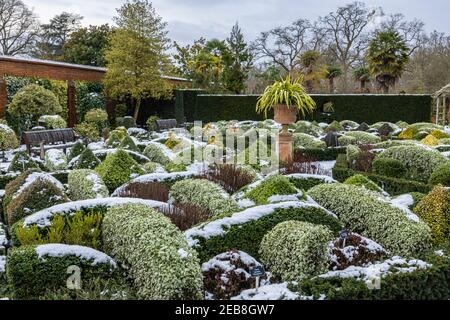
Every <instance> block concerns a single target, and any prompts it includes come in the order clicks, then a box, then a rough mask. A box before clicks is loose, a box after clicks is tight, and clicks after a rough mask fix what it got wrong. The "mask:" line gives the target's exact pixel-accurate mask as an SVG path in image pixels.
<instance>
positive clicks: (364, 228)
mask: <svg viewBox="0 0 450 320" xmlns="http://www.w3.org/2000/svg"><path fill="white" fill-rule="evenodd" d="M309 195H310V196H311V197H312V198H313V199H314V200H315V201H317V202H318V203H319V204H320V205H322V206H324V207H325V208H326V209H328V210H331V211H333V212H334V213H336V214H337V215H338V217H339V219H340V221H342V223H343V224H344V225H345V226H346V228H348V229H349V230H350V231H353V232H356V233H359V234H361V235H363V236H365V237H368V238H370V239H373V240H374V241H376V242H378V243H380V244H381V245H382V246H384V247H385V248H386V249H387V250H388V251H390V252H392V253H393V254H399V255H404V256H412V255H416V254H420V253H424V252H425V251H427V250H428V249H429V248H430V245H431V232H430V228H429V227H428V226H427V225H426V223H424V222H422V221H419V222H415V221H413V220H411V219H409V218H408V217H407V215H406V214H405V213H404V212H403V211H402V210H401V209H398V208H396V207H394V206H392V205H391V204H390V203H389V201H387V200H386V199H384V198H383V197H382V196H381V195H380V194H378V193H376V192H373V191H369V190H366V189H364V188H360V187H356V186H351V185H345V184H327V185H325V184H324V185H319V186H316V187H314V188H312V189H311V190H309Z"/></svg>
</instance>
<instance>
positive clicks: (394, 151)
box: [376, 146, 448, 182]
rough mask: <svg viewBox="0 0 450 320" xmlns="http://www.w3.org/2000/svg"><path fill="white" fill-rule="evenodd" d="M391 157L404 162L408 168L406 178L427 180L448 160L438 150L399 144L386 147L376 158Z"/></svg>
mask: <svg viewBox="0 0 450 320" xmlns="http://www.w3.org/2000/svg"><path fill="white" fill-rule="evenodd" d="M380 158H389V159H395V160H399V161H400V162H402V163H403V164H404V165H405V167H406V170H407V173H406V178H407V179H411V180H418V181H423V182H427V181H428V179H429V178H430V176H431V174H432V173H433V171H434V169H436V168H437V167H438V166H440V165H442V164H444V163H445V162H447V161H448V160H447V159H446V158H445V157H444V156H443V155H442V154H440V153H439V152H438V151H435V150H432V149H426V148H423V147H419V146H398V147H392V148H389V149H386V150H385V151H383V152H382V153H380V154H378V155H377V156H376V159H380Z"/></svg>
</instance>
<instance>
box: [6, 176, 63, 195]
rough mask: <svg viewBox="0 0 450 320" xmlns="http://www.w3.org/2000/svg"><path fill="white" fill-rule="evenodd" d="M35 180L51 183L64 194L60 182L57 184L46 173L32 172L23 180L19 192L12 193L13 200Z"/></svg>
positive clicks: (55, 180)
mask: <svg viewBox="0 0 450 320" xmlns="http://www.w3.org/2000/svg"><path fill="white" fill-rule="evenodd" d="M37 180H41V181H47V182H50V183H52V184H53V185H54V186H55V187H56V188H58V189H59V190H61V191H62V192H64V186H63V185H62V183H61V182H59V181H58V180H57V179H56V178H54V177H53V176H51V175H50V174H48V173H43V172H33V173H31V174H30V175H28V177H27V178H26V179H25V182H24V183H23V184H22V185H21V186H20V188H19V190H17V191H16V193H14V195H13V198H16V197H17V196H19V195H20V194H21V193H22V192H23V191H24V190H25V189H27V188H28V187H29V186H30V185H31V184H32V183H34V182H35V181H37Z"/></svg>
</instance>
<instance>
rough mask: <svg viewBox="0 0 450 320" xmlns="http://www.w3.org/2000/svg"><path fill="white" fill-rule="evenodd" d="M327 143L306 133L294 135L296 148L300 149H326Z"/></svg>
mask: <svg viewBox="0 0 450 320" xmlns="http://www.w3.org/2000/svg"><path fill="white" fill-rule="evenodd" d="M326 147H327V145H326V143H325V142H324V141H322V140H320V139H318V138H316V137H314V136H311V135H309V134H306V133H294V148H296V149H297V148H300V149H325V148H326Z"/></svg>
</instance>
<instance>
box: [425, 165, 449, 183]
mask: <svg viewBox="0 0 450 320" xmlns="http://www.w3.org/2000/svg"><path fill="white" fill-rule="evenodd" d="M428 183H429V184H431V185H438V184H442V185H444V186H448V187H450V161H447V162H446V163H444V164H442V165H440V166H439V167H437V168H436V169H434V171H433V173H432V174H431V177H430V180H428Z"/></svg>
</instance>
